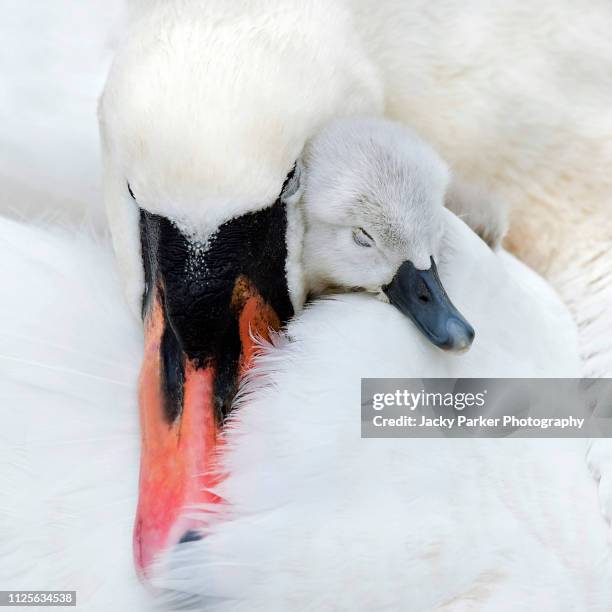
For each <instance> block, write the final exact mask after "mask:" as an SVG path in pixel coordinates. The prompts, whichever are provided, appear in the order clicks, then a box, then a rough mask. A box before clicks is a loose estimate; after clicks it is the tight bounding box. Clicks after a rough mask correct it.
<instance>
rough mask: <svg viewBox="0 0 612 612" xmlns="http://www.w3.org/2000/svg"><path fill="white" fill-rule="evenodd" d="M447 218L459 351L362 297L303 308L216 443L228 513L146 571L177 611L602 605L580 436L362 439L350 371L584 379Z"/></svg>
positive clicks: (547, 293) (515, 291)
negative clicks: (185, 605)
mask: <svg viewBox="0 0 612 612" xmlns="http://www.w3.org/2000/svg"><path fill="white" fill-rule="evenodd" d="M448 223H449V228H448V241H449V246H447V249H446V256H447V259H446V260H445V261H444V263H443V264H441V270H440V273H441V277H442V280H443V282H444V283H445V284H446V285H447V286H448V287H449V293H450V294H451V295H452V296H453V299H454V300H455V301H456V302H457V303H458V305H459V307H460V308H461V309H462V310H463V311H464V312H465V313H466V315H467V316H468V318H470V319H471V320H472V322H473V323H474V325H475V327H476V329H477V338H476V341H475V343H474V345H473V347H472V349H471V351H470V352H469V353H467V354H466V355H465V356H462V357H459V358H458V357H456V356H453V355H448V354H442V353H440V352H439V351H438V350H437V349H435V348H433V347H432V346H431V345H430V344H428V343H427V341H426V340H424V339H423V338H422V336H421V335H420V334H419V333H418V332H417V331H416V330H415V329H414V328H413V327H412V326H411V324H410V323H409V322H407V321H406V320H405V319H404V318H403V317H402V316H401V315H400V314H399V313H397V312H395V311H394V310H392V309H389V307H388V306H386V305H384V304H381V303H379V302H377V301H375V300H372V299H371V298H368V297H365V296H342V297H339V298H337V299H333V300H326V301H322V302H318V303H316V304H314V305H313V306H312V307H311V308H308V309H307V310H306V311H305V312H304V313H303V314H302V315H301V316H300V317H299V318H298V319H296V320H295V321H294V322H293V323H291V324H290V325H289V328H288V334H289V335H290V337H291V339H292V341H291V342H290V343H286V342H280V343H279V344H278V345H277V346H276V347H268V348H267V349H266V351H265V355H264V356H263V357H262V358H260V360H259V362H258V363H257V365H256V367H255V369H254V371H253V375H252V376H251V378H250V382H249V383H248V384H247V386H246V387H245V388H244V389H243V395H242V397H241V399H240V401H239V404H240V407H239V410H238V412H237V413H236V414H235V417H234V419H233V421H232V423H231V425H230V427H229V428H228V430H227V433H226V436H225V439H226V443H227V445H226V449H225V450H226V452H225V454H224V458H223V468H224V469H225V470H226V471H227V472H228V473H229V476H228V478H227V479H226V480H225V481H224V482H223V483H222V484H221V486H220V487H219V493H220V495H221V496H222V497H223V498H224V499H225V500H226V502H227V504H228V508H227V514H226V515H225V516H223V517H222V520H218V521H215V520H214V519H213V522H212V525H208V526H207V527H206V529H205V533H206V536H205V537H204V539H203V540H201V541H199V542H192V543H189V544H187V545H182V546H179V547H178V549H177V550H176V551H175V552H174V554H172V555H170V557H169V559H168V560H167V562H166V564H165V565H162V566H161V567H160V568H159V571H160V577H159V579H158V580H157V582H156V584H157V585H158V586H162V587H166V588H167V589H168V590H169V591H170V596H169V601H170V602H172V603H173V605H174V606H178V605H179V602H180V601H181V600H180V597H179V596H178V592H180V591H183V592H187V593H189V594H190V595H191V596H194V595H196V596H197V595H200V596H201V597H202V600H201V602H200V605H201V606H202V607H204V608H205V609H210V610H214V611H215V612H221V611H223V612H225V611H230V610H231V611H232V612H237V611H241V610H245V611H249V612H255V611H259V610H262V611H264V610H355V611H367V612H371V611H373V610H406V611H408V610H410V611H412V610H415V611H416V610H447V611H448V610H496V611H497V610H499V611H503V610H508V611H510V610H512V611H514V610H535V609H538V610H546V611H551V612H552V611H555V612H558V611H564V610H567V611H568V612H569V611H575V610H585V611H586V610H589V611H590V610H601V611H603V610H607V609H608V606H609V601H610V596H611V595H612V591H611V589H612V583H611V582H610V578H611V577H612V575H611V574H610V571H611V569H612V568H611V566H610V559H609V551H608V548H607V543H606V526H605V522H604V520H603V519H602V517H601V516H600V514H599V508H598V504H597V496H596V487H595V484H594V483H593V481H592V480H591V478H590V476H589V474H588V470H587V469H586V466H585V464H584V451H585V448H586V445H585V442H584V441H583V440H562V441H552V440H548V441H543V440H502V441H495V440H494V441H491V440H362V439H361V438H360V385H359V381H360V377H361V376H383V377H388V376H398V377H401V376H414V377H419V376H443V377H454V376H532V375H534V374H537V375H542V376H576V375H577V373H578V372H579V368H580V365H579V361H578V358H577V342H576V335H575V331H574V329H573V324H572V322H571V319H570V317H569V314H568V313H567V312H566V311H565V309H564V307H563V306H562V305H561V304H560V302H559V300H558V298H557V297H556V296H555V295H554V293H553V292H552V291H551V290H550V288H549V287H548V286H547V285H546V284H545V283H544V282H543V281H542V280H541V279H539V278H538V277H537V276H536V275H535V274H533V272H531V271H529V270H528V269H527V268H525V267H524V266H523V265H522V264H520V263H518V262H517V261H516V260H515V259H513V258H512V257H511V256H509V255H507V254H501V255H496V254H494V253H492V252H491V251H490V250H489V249H487V247H485V245H484V244H483V243H482V242H480V241H479V240H478V239H477V238H476V237H475V236H474V235H473V234H472V233H471V232H470V231H469V230H468V229H467V228H466V226H465V225H463V224H462V223H461V222H460V221H458V220H457V219H456V218H454V217H453V216H452V215H450V213H449V214H448ZM452 247H454V249H452ZM451 249H452V250H451ZM330 372H333V376H330ZM207 520H210V516H208V519H207Z"/></svg>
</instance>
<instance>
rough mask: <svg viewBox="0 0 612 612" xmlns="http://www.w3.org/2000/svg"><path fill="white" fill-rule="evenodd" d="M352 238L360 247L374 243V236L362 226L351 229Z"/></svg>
mask: <svg viewBox="0 0 612 612" xmlns="http://www.w3.org/2000/svg"><path fill="white" fill-rule="evenodd" d="M353 240H354V241H355V244H358V245H359V246H361V247H371V246H372V245H373V244H374V238H372V236H370V234H368V232H366V231H365V230H364V229H363V227H356V228H355V229H353Z"/></svg>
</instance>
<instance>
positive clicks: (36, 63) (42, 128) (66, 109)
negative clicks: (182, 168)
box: [0, 0, 124, 225]
mask: <svg viewBox="0 0 612 612" xmlns="http://www.w3.org/2000/svg"><path fill="white" fill-rule="evenodd" d="M123 9H124V0H104V2H100V0H53V2H46V1H45V0H29V1H28V2H21V1H20V0H3V2H2V19H1V20H0V43H1V44H2V48H3V49H4V51H3V52H2V53H1V54H0V74H2V87H1V88H0V125H1V126H2V127H1V128H0V184H1V195H0V212H2V213H3V214H7V213H10V214H11V215H13V216H16V217H19V218H24V217H40V216H45V217H46V218H52V219H63V220H65V219H67V218H70V219H75V218H76V219H82V218H83V217H85V216H88V217H90V218H92V219H93V220H94V222H96V223H97V224H98V225H101V224H102V223H103V222H104V211H103V208H102V206H101V201H100V145H99V142H98V138H97V128H96V123H95V112H96V103H97V98H98V96H99V95H100V90H101V89H102V86H103V84H104V78H105V75H106V73H107V72H108V68H109V66H110V63H111V60H112V55H113V50H114V47H115V43H116V37H117V35H118V32H119V31H120V30H121V26H122V25H123V18H124V17H123Z"/></svg>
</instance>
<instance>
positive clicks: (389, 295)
mask: <svg viewBox="0 0 612 612" xmlns="http://www.w3.org/2000/svg"><path fill="white" fill-rule="evenodd" d="M302 162H303V164H304V177H303V181H302V183H303V193H302V198H301V206H302V212H303V218H304V241H303V252H302V261H303V268H304V277H305V284H306V286H307V288H308V290H309V291H310V292H311V293H312V294H317V295H318V294H323V293H328V292H334V291H338V290H340V291H345V290H353V291H355V290H362V291H367V292H370V293H374V294H376V295H378V296H379V297H381V298H382V299H384V300H388V301H389V302H391V303H392V304H393V305H394V306H396V307H397V308H398V309H399V310H400V311H401V312H402V313H404V314H406V315H408V316H409V317H410V318H411V319H412V320H413V321H414V322H415V323H416V325H417V326H418V327H419V328H420V329H421V331H423V333H424V334H425V335H426V336H427V337H428V338H429V339H430V340H431V341H432V342H433V343H434V344H435V345H436V346H439V347H440V348H443V349H447V350H452V351H464V350H467V349H468V348H469V347H470V345H471V343H472V340H473V338H474V330H473V328H472V327H471V326H470V324H469V323H468V322H467V321H466V320H465V319H464V318H463V316H462V315H461V314H460V313H459V312H458V311H457V309H456V308H455V307H454V306H453V304H452V303H451V301H450V300H449V298H448V296H447V295H446V292H445V291H444V288H443V287H442V284H441V282H440V279H439V277H438V274H437V270H436V264H435V260H436V258H437V257H438V254H439V250H440V245H441V239H442V235H443V215H442V208H443V206H444V195H445V192H446V189H447V186H448V183H449V179H450V172H449V169H448V167H447V165H446V164H445V162H444V161H443V160H442V159H441V158H440V157H439V156H438V154H437V153H436V152H435V151H434V150H433V149H432V148H431V147H430V146H429V145H428V144H427V143H425V142H424V141H423V140H421V139H420V138H419V137H418V136H417V135H416V134H415V133H414V132H413V131H412V130H410V129H408V128H406V127H404V126H401V125H399V124H396V123H393V122H390V121H386V120H382V119H341V120H337V121H334V122H332V123H331V124H329V125H328V126H327V127H326V128H324V129H323V130H322V131H321V132H320V133H319V134H318V135H317V136H316V137H314V138H313V139H312V140H311V141H310V142H309V143H308V145H307V147H306V148H305V151H304V154H303V158H302Z"/></svg>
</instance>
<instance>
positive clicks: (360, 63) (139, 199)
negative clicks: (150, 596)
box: [99, 0, 382, 577]
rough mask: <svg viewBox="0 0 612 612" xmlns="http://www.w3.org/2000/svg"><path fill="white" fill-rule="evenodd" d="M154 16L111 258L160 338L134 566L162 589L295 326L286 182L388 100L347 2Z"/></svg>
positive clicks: (120, 162)
mask: <svg viewBox="0 0 612 612" xmlns="http://www.w3.org/2000/svg"><path fill="white" fill-rule="evenodd" d="M141 4H142V7H139V11H137V12H136V13H135V14H134V16H133V18H132V19H131V21H130V23H129V28H128V31H127V32H126V35H125V37H124V38H123V39H122V40H121V43H120V45H119V48H118V50H117V54H116V56H115V59H114V62H113V66H112V68H111V71H110V74H109V77H108V79H107V82H106V86H105V89H104V92H103V94H102V97H101V100H100V105H99V122H100V128H101V129H100V131H101V141H102V156H103V164H104V179H103V182H104V198H105V204H106V208H107V211H108V217H109V223H110V228H111V234H112V239H113V244H114V248H115V252H116V255H117V262H118V266H119V271H120V274H121V277H122V280H123V284H124V287H125V292H126V295H127V298H128V302H129V304H130V305H131V308H132V310H133V312H134V313H135V314H136V316H138V317H141V318H142V322H143V329H144V356H143V361H142V366H141V375H140V382H139V409H140V418H141V430H142V450H141V470H140V483H139V499H138V509H137V515H136V522H135V529H134V555H135V561H136V566H137V569H138V571H139V573H140V574H141V575H144V576H145V577H146V576H148V575H150V573H149V572H150V569H151V566H152V565H153V563H154V561H155V558H156V557H158V556H159V555H160V554H163V553H164V551H165V550H167V549H168V548H171V547H173V546H174V545H176V544H177V543H178V542H180V541H181V540H182V539H185V538H187V539H189V538H190V537H192V531H193V530H194V529H197V528H198V527H199V526H201V521H200V520H198V519H197V518H193V514H194V512H193V509H194V508H202V507H209V506H210V504H213V503H214V502H217V501H218V498H216V497H215V495H214V493H213V492H212V491H213V490H214V485H215V479H214V475H213V474H211V472H214V470H213V469H211V467H212V466H214V463H215V454H216V452H217V448H218V444H217V438H218V437H219V436H220V435H221V432H222V428H223V424H224V421H225V419H226V417H227V415H228V412H229V410H230V409H231V406H232V401H233V398H234V396H235V393H236V390H237V388H238V384H239V381H240V377H241V375H242V373H243V372H245V371H246V370H247V369H248V367H249V364H250V362H251V358H252V356H253V354H254V352H255V350H256V348H257V343H256V341H255V340H254V339H253V337H257V336H262V337H264V338H266V337H267V336H268V334H269V329H270V328H273V329H280V327H281V326H282V325H283V324H284V323H286V322H287V320H288V319H289V318H290V317H291V315H292V314H293V312H294V310H295V304H294V300H293V299H292V295H293V292H292V290H291V287H290V283H289V282H288V280H287V277H286V273H285V272H286V261H287V253H288V250H289V249H288V245H287V244H286V240H285V237H286V231H285V230H286V227H287V217H288V215H287V207H286V206H285V204H284V203H283V202H282V201H281V200H280V198H279V194H280V193H281V190H283V184H284V183H286V182H287V177H288V175H289V174H290V173H291V170H292V168H293V166H294V164H295V161H296V159H297V158H298V156H299V155H300V152H301V151H302V150H303V147H304V143H305V142H306V141H307V139H308V138H310V137H311V136H312V134H314V133H316V132H317V131H318V130H319V129H320V127H321V125H324V124H325V123H327V122H328V121H329V120H331V119H332V118H334V117H337V116H340V115H343V114H345V115H357V114H363V113H374V114H378V113H380V112H381V111H382V87H381V86H380V82H379V75H378V73H377V71H376V70H375V68H374V66H373V65H372V62H371V60H370V59H369V58H368V55H367V54H366V51H365V49H363V48H362V43H361V40H360V39H359V37H358V36H357V35H356V34H355V32H354V28H353V26H352V21H351V16H350V12H349V11H348V9H346V7H344V6H343V4H342V3H339V4H332V5H330V3H328V2H323V1H318V2H312V3H307V6H306V7H305V8H301V7H298V6H297V5H296V6H295V7H293V6H292V7H290V8H289V9H287V8H286V6H285V5H286V3H285V2H283V1H282V0H278V1H276V2H271V3H263V5H264V6H262V4H261V3H248V2H247V3H241V4H240V5H239V7H237V6H236V5H235V3H231V2H228V3H218V2H212V3H207V2H182V3H179V7H180V10H177V3H176V2H149V3H141ZM140 8H141V9H142V10H140ZM220 12H221V14H222V18H221V19H220ZM296 28H297V31H298V32H299V35H296ZM322 48H324V49H326V53H324V54H323V53H321V52H320V49H322Z"/></svg>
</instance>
